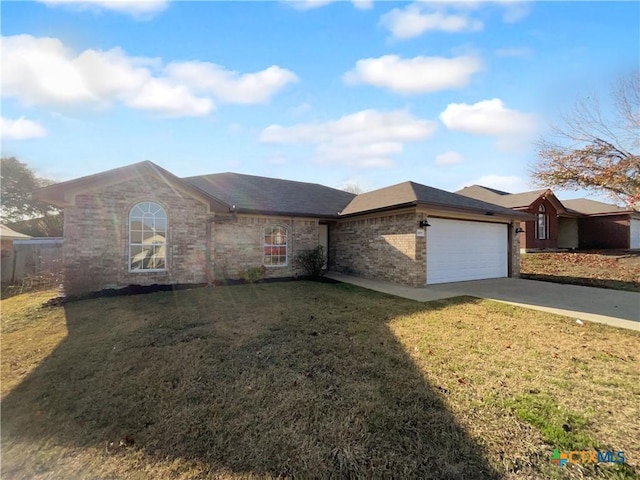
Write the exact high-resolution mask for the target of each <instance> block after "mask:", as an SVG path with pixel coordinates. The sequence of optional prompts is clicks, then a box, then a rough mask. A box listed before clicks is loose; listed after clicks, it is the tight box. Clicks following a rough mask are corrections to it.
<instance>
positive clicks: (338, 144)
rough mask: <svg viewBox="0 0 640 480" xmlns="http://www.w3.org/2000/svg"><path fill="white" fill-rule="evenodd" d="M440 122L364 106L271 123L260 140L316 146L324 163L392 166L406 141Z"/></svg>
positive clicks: (429, 132) (428, 133) (431, 130)
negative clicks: (328, 117)
mask: <svg viewBox="0 0 640 480" xmlns="http://www.w3.org/2000/svg"><path fill="white" fill-rule="evenodd" d="M436 128H437V124H436V123H435V122H432V121H429V120H422V119H419V118H415V117H414V116H412V115H411V114H410V113H408V112H407V111H404V110H396V111H391V112H382V111H378V110H363V111H361V112H357V113H353V114H351V115H345V116H343V117H341V118H339V119H338V120H333V121H329V122H324V123H306V124H298V125H294V126H291V127H283V126H281V125H270V126H269V127H267V128H266V129H264V130H263V131H262V134H261V135H260V141H261V142H264V143H275V144H299V145H305V144H306V145H313V146H315V152H316V160H317V161H318V162H319V163H325V164H336V163H341V164H347V165H352V166H356V167H389V166H392V165H393V160H392V158H391V157H392V156H393V155H396V154H399V153H401V152H402V151H403V149H404V144H405V143H407V142H420V141H423V140H425V139H427V138H429V137H430V136H431V135H433V133H434V132H435V130H436Z"/></svg>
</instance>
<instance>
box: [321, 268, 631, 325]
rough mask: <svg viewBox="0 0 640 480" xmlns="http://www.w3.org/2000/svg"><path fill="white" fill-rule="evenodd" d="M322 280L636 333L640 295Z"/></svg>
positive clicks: (544, 285)
mask: <svg viewBox="0 0 640 480" xmlns="http://www.w3.org/2000/svg"><path fill="white" fill-rule="evenodd" d="M326 276H327V277H328V278H331V279H334V280H338V281H340V282H344V283H350V284H353V285H358V286H360V287H364V288H368V289H370V290H375V291H378V292H383V293H388V294H390V295H396V296H398V297H403V298H408V299H411V300H417V301H418V302H430V301H432V300H442V299H444V298H452V297H459V296H462V295H470V296H472V297H478V298H486V299H489V300H495V301H498V302H503V303H509V304H511V305H518V306H521V307H526V308H532V309H534V310H541V311H543V312H550V313H556V314H558V315H565V316H567V317H571V318H574V319H580V320H586V321H589V322H599V323H606V324H608V325H612V326H614V327H620V328H628V329H630V330H636V331H640V293H635V292H623V291H620V290H609V289H604V288H593V287H581V286H578V285H563V284H558V283H550V282H539V281H535V280H523V279H521V278H495V279H490V280H473V281H470V282H456V283H442V284H439V285H429V286H425V287H417V288H416V287H407V286H404V285H397V284H394V283H389V282H383V281H380V280H371V279H366V278H360V277H353V276H350V275H343V274H341V273H336V272H329V273H327V275H326Z"/></svg>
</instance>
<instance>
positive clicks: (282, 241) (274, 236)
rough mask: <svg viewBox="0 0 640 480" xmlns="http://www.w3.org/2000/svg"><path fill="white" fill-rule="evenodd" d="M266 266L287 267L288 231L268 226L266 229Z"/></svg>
mask: <svg viewBox="0 0 640 480" xmlns="http://www.w3.org/2000/svg"><path fill="white" fill-rule="evenodd" d="M264 265H265V266H266V267H284V266H286V265H287V229H286V228H285V227H280V226H274V225H268V226H266V227H265V229H264Z"/></svg>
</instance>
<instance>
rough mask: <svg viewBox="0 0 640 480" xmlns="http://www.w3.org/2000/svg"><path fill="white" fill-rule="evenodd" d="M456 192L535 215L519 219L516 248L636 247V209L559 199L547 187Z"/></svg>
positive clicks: (639, 243)
mask: <svg viewBox="0 0 640 480" xmlns="http://www.w3.org/2000/svg"><path fill="white" fill-rule="evenodd" d="M456 193H458V194H460V195H464V196H467V197H470V198H475V199H478V200H483V201H485V202H489V203H494V204H496V205H500V206H503V207H509V208H515V209H516V210H520V211H526V212H528V213H531V214H532V215H535V220H528V221H524V222H522V225H521V228H522V229H523V232H522V233H521V235H522V238H521V240H520V248H521V249H522V250H523V251H536V250H546V249H551V250H554V249H559V248H563V249H576V248H581V249H589V248H615V249H637V248H640V212H636V211H633V210H627V209H624V208H621V207H617V206H615V205H609V204H606V203H602V202H596V201H594V200H588V199H586V198H581V199H576V200H563V201H560V200H558V198H557V197H556V196H555V195H554V194H553V192H552V191H551V190H550V189H543V190H534V191H531V192H524V193H508V192H503V191H500V190H495V189H492V188H488V187H483V186H480V185H472V186H470V187H465V188H463V189H462V190H459V191H457V192H456Z"/></svg>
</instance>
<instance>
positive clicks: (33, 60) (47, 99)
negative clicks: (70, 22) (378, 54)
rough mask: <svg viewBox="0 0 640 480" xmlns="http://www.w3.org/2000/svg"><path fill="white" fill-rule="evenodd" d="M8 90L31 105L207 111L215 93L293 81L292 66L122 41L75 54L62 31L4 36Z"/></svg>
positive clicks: (261, 89) (241, 94) (274, 87)
mask: <svg viewBox="0 0 640 480" xmlns="http://www.w3.org/2000/svg"><path fill="white" fill-rule="evenodd" d="M2 65H3V67H4V71H3V74H2V93H3V95H5V96H12V97H17V98H20V99H21V100H22V101H23V102H24V103H26V104H28V105H40V104H46V105H90V106H92V107H94V108H106V107H108V106H110V105H112V104H114V103H121V104H123V105H126V106H128V107H131V108H135V109H141V110H147V111H151V112H154V113H158V114H161V115H166V116H203V115H208V114H209V113H211V111H212V110H213V109H214V102H213V99H212V98H211V97H217V98H219V99H220V100H222V101H226V102H231V103H243V104H250V103H259V102H264V101H266V100H268V99H269V98H270V97H271V96H272V95H274V94H275V93H276V92H278V91H279V90H280V89H281V88H282V87H284V86H285V85H287V84H288V83H291V82H295V81H297V77H296V76H295V74H293V73H292V72H290V71H288V70H285V69H282V68H280V67H277V66H271V67H268V68H266V69H265V70H262V71H260V72H256V73H249V74H240V73H238V72H233V71H229V70H225V69H224V68H223V67H221V66H219V65H215V64H212V63H206V62H184V63H180V62H173V63H170V64H169V65H168V66H166V67H164V66H163V62H162V60H161V59H157V58H146V57H133V56H129V55H127V53H126V52H124V51H123V50H122V49H120V48H112V49H111V50H107V51H102V50H92V49H89V50H85V51H83V52H82V53H80V54H79V55H76V54H75V53H74V52H73V51H72V50H71V49H69V48H67V47H65V46H64V45H63V44H62V42H61V41H60V40H58V39H56V38H36V37H33V36H31V35H17V36H12V37H3V42H2Z"/></svg>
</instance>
